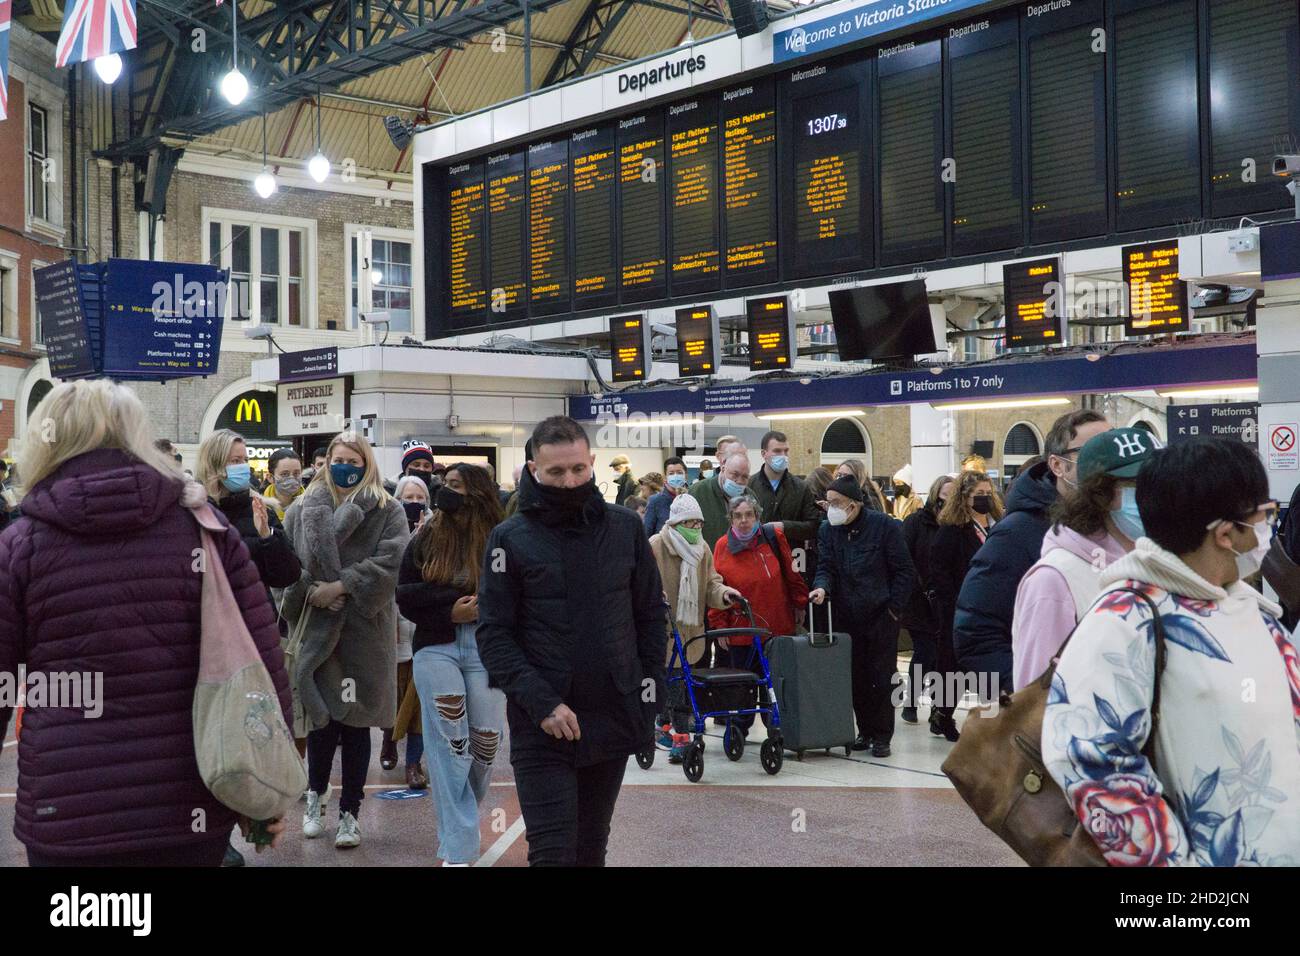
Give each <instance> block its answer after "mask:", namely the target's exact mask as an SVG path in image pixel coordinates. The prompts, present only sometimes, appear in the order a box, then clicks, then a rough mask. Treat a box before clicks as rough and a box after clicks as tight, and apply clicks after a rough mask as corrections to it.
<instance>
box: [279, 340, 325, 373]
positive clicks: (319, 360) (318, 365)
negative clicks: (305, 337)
mask: <svg viewBox="0 0 1300 956" xmlns="http://www.w3.org/2000/svg"><path fill="white" fill-rule="evenodd" d="M338 373H339V350H338V347H337V346H333V345H331V346H330V347H329V348H323V349H307V350H306V351H302V352H284V353H282V354H281V355H280V376H279V380H280V381H281V382H303V381H310V380H312V379H319V378H330V377H331V376H334V375H337V374H338Z"/></svg>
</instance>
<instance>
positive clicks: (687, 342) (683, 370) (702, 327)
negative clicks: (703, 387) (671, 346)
mask: <svg viewBox="0 0 1300 956" xmlns="http://www.w3.org/2000/svg"><path fill="white" fill-rule="evenodd" d="M676 318H677V374H678V375H679V376H681V377H682V378H686V377H688V376H692V375H712V374H714V373H715V372H716V371H717V370H718V315H717V313H716V312H714V311H713V306H711V305H704V306H699V307H698V308H690V309H678V310H677V315H676Z"/></svg>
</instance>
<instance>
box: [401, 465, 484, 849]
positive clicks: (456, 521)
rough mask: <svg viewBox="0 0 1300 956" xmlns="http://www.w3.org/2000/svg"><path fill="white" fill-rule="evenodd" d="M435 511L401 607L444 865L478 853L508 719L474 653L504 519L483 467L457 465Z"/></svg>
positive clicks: (408, 568)
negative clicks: (485, 574) (493, 542)
mask: <svg viewBox="0 0 1300 956" xmlns="http://www.w3.org/2000/svg"><path fill="white" fill-rule="evenodd" d="M434 505H435V509H434V512H433V516H432V517H431V518H429V519H428V520H427V521H425V523H424V527H423V528H421V530H420V531H419V532H418V533H417V534H416V536H415V537H414V538H412V539H411V543H410V545H408V546H407V549H406V554H405V555H404V556H403V558H402V568H401V572H400V574H399V576H398V584H397V606H398V608H399V609H400V610H401V612H402V615H403V616H404V617H406V618H407V619H408V620H410V621H412V622H414V624H415V635H414V637H413V638H412V648H413V649H414V654H415V656H414V658H413V661H412V663H413V668H414V673H413V679H414V681H415V689H416V691H417V692H418V693H419V695H420V710H421V715H422V720H423V724H424V742H425V750H426V752H427V753H428V754H429V770H430V773H431V776H432V778H433V797H434V800H435V801H436V807H437V812H438V857H439V858H440V859H441V860H442V865H443V866H468V865H470V864H471V863H473V862H474V861H475V860H477V859H478V857H479V819H478V818H479V804H480V803H482V801H483V798H484V797H485V796H487V792H488V782H489V781H490V780H491V777H492V762H493V760H494V759H495V758H496V753H497V748H498V746H499V745H500V743H501V730H502V727H503V726H504V724H505V695H504V694H503V693H502V692H501V691H500V690H497V689H495V688H493V687H490V686H489V685H488V675H487V671H486V670H485V669H484V667H483V664H482V662H481V661H480V660H479V656H478V644H477V642H476V641H475V637H474V632H475V630H476V629H477V627H478V597H477V591H478V578H479V571H480V569H481V568H482V567H483V552H484V549H485V548H486V545H487V539H488V534H489V533H490V532H491V531H492V528H493V527H494V526H496V524H497V523H498V522H500V521H501V519H502V517H503V515H502V511H501V503H500V500H499V498H498V497H497V490H496V485H494V484H493V482H492V479H491V478H490V477H489V476H488V473H487V471H486V469H483V468H480V467H478V466H476V465H467V464H463V463H462V464H455V465H452V466H451V467H449V468H448V469H447V474H446V478H445V484H444V485H443V486H442V487H440V488H439V489H438V492H437V497H436V498H435V501H434Z"/></svg>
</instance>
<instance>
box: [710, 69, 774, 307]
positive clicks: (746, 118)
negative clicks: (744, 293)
mask: <svg viewBox="0 0 1300 956" xmlns="http://www.w3.org/2000/svg"><path fill="white" fill-rule="evenodd" d="M722 178H723V204H722V236H723V248H724V250H725V253H724V255H725V258H724V262H723V268H724V270H725V272H724V275H723V279H724V282H725V284H726V286H727V288H729V289H735V288H739V287H742V286H747V285H758V284H760V283H763V282H774V281H776V279H777V278H779V275H780V271H779V270H780V263H779V262H778V261H777V248H776V87H775V86H774V85H773V83H772V80H771V79H770V78H768V79H765V80H754V81H753V82H752V83H748V84H746V85H745V86H741V87H737V88H736V89H734V90H724V91H723V93H722Z"/></svg>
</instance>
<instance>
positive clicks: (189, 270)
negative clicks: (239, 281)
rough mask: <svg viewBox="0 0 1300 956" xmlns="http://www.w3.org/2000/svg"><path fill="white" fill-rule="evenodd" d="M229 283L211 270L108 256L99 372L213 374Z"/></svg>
mask: <svg viewBox="0 0 1300 956" xmlns="http://www.w3.org/2000/svg"><path fill="white" fill-rule="evenodd" d="M227 278H228V274H227V273H226V272H224V271H223V270H221V269H219V268H217V267H216V266H210V265H202V264H196V263H191V262H151V261H145V260H138V259H110V260H109V261H108V271H107V276H106V278H105V281H104V293H103V333H102V334H103V339H104V361H103V367H102V368H101V370H100V371H101V372H102V373H103V374H105V375H110V376H113V377H114V378H144V379H167V378H179V377H182V376H189V375H211V374H212V373H213V372H215V371H216V370H217V358H218V355H219V354H220V351H221V328H222V324H223V322H224V318H225V305H226V293H227V289H228V284H227Z"/></svg>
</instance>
